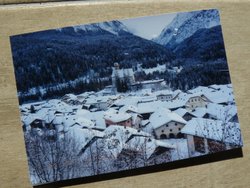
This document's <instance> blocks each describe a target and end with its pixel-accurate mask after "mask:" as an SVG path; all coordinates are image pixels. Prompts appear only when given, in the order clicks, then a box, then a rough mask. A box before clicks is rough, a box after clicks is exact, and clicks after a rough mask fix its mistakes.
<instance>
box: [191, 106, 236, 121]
mask: <svg viewBox="0 0 250 188" xmlns="http://www.w3.org/2000/svg"><path fill="white" fill-rule="evenodd" d="M191 113H192V114H193V115H195V116H196V117H200V118H207V119H214V120H221V121H224V122H239V120H238V115H237V108H236V106H235V105H220V104H216V103H208V104H207V106H206V108H196V109H194V110H193V111H192V112H191Z"/></svg>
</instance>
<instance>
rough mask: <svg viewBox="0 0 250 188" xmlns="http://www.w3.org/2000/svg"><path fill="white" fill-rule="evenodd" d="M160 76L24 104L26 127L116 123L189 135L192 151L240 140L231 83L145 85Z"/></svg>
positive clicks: (158, 134)
mask: <svg viewBox="0 0 250 188" xmlns="http://www.w3.org/2000/svg"><path fill="white" fill-rule="evenodd" d="M116 66H117V67H116V69H115V70H114V71H115V72H114V73H113V75H119V79H120V80H121V81H123V80H126V79H128V80H129V82H128V83H129V84H130V85H129V86H133V84H134V77H133V74H132V72H133V71H132V70H131V69H128V70H126V69H119V67H118V65H116ZM126 76H128V78H125V77H126ZM114 80H115V76H114ZM159 82H161V81H159V80H158V81H145V82H143V84H145V87H144V89H140V90H136V91H130V92H127V93H119V94H116V95H107V94H106V93H105V90H103V91H100V92H97V93H95V92H85V93H83V94H80V95H74V94H67V95H65V96H64V97H62V98H61V100H59V99H54V100H49V101H47V102H40V103H33V104H24V105H22V106H21V112H22V117H23V119H22V121H23V128H24V130H25V131H32V132H36V133H37V134H40V135H42V133H43V131H42V130H43V129H45V128H48V129H50V130H54V131H56V132H59V133H61V135H63V134H64V133H65V132H67V130H68V129H69V128H70V127H75V126H77V127H80V128H82V129H84V128H86V129H92V130H95V131H101V132H102V131H104V130H106V129H107V128H108V127H112V126H122V127H129V128H132V129H135V130H137V131H140V132H145V133H147V134H149V135H151V136H150V137H151V138H152V139H156V140H162V141H164V142H167V143H168V140H171V139H186V141H187V146H188V152H189V156H193V155H197V153H201V154H204V153H209V152H211V151H217V150H219V149H221V150H222V149H223V148H224V149H225V148H228V147H233V146H234V145H240V144H241V138H240V129H239V123H238V116H237V110H236V106H235V101H234V97H233V92H232V86H231V85H230V84H228V85H211V86H208V87H203V86H199V87H197V88H195V89H192V90H189V91H187V92H182V91H181V90H176V91H171V90H165V89H163V90H160V89H159V90H152V89H150V88H147V87H146V86H147V84H156V85H157V84H159ZM114 84H115V81H114ZM159 87H160V86H159ZM225 129H228V130H227V131H226V135H224V133H225V131H223V130H225Z"/></svg>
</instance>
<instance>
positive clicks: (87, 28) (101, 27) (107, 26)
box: [73, 20, 130, 35]
mask: <svg viewBox="0 0 250 188" xmlns="http://www.w3.org/2000/svg"><path fill="white" fill-rule="evenodd" d="M73 28H74V31H75V32H82V31H84V32H100V31H107V32H109V33H112V34H114V35H119V34H120V33H130V31H129V30H128V28H127V27H126V26H125V25H124V24H122V23H121V22H120V21H117V20H114V21H110V22H102V23H95V24H87V25H78V26H74V27H73Z"/></svg>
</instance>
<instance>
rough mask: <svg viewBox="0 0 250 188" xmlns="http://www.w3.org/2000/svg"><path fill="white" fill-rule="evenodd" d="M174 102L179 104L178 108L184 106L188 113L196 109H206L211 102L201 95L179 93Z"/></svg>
mask: <svg viewBox="0 0 250 188" xmlns="http://www.w3.org/2000/svg"><path fill="white" fill-rule="evenodd" d="M174 102H177V103H178V102H179V103H180V106H185V108H186V109H187V110H188V111H192V110H193V109H195V108H197V107H206V106H207V103H209V102H211V101H210V100H209V99H208V98H207V97H206V96H205V95H204V94H202V93H195V94H187V93H181V94H180V95H179V96H178V98H177V100H176V101H174Z"/></svg>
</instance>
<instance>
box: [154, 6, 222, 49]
mask: <svg viewBox="0 0 250 188" xmlns="http://www.w3.org/2000/svg"><path fill="white" fill-rule="evenodd" d="M216 25H220V19H219V12H218V10H216V9H211V10H202V11H194V12H187V13H179V14H177V15H176V17H175V18H174V19H173V21H172V22H171V23H170V24H169V25H168V26H166V27H165V28H164V29H163V31H162V32H161V34H160V35H159V36H158V37H157V38H155V39H154V41H155V42H157V43H159V44H162V45H167V46H173V45H175V44H178V43H180V42H182V41H183V40H184V39H186V38H188V37H190V36H191V35H193V34H194V33H195V32H196V31H197V30H199V29H202V28H211V27H214V26H216Z"/></svg>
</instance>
